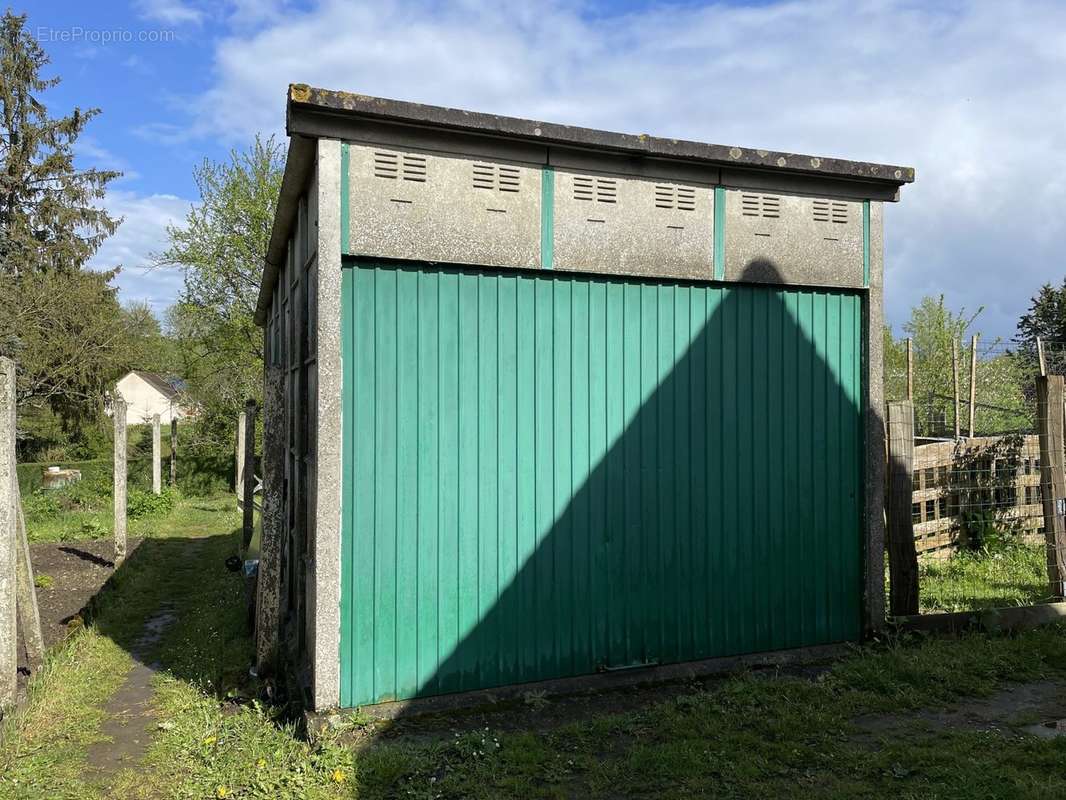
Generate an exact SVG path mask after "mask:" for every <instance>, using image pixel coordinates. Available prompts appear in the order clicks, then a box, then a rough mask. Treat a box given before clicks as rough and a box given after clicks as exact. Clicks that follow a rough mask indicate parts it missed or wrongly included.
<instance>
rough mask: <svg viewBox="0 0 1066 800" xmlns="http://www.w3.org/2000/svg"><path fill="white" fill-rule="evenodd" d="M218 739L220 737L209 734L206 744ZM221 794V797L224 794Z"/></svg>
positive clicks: (205, 740)
mask: <svg viewBox="0 0 1066 800" xmlns="http://www.w3.org/2000/svg"><path fill="white" fill-rule="evenodd" d="M217 741H218V737H217V736H208V737H207V738H206V739H204V744H214V743H215V742H217ZM219 796H220V797H221V796H223V795H219Z"/></svg>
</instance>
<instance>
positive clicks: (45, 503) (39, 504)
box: [22, 489, 62, 519]
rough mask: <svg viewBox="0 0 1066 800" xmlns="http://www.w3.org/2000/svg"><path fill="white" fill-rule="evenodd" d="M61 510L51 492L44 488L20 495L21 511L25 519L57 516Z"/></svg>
mask: <svg viewBox="0 0 1066 800" xmlns="http://www.w3.org/2000/svg"><path fill="white" fill-rule="evenodd" d="M61 511H62V508H60V505H59V503H58V502H57V501H56V498H55V496H54V495H53V493H52V492H46V491H45V490H44V489H38V490H37V491H35V492H32V493H31V494H28V495H23V497H22V512H23V513H24V514H25V515H26V518H27V519H52V518H53V517H58V516H59V514H60V512H61Z"/></svg>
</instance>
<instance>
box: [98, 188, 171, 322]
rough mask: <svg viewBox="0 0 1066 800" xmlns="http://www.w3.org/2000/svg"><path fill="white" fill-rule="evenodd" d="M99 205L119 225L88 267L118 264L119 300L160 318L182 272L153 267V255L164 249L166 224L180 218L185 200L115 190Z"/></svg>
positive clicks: (111, 266)
mask: <svg viewBox="0 0 1066 800" xmlns="http://www.w3.org/2000/svg"><path fill="white" fill-rule="evenodd" d="M104 206H105V207H106V208H107V210H108V211H109V212H110V213H111V214H112V215H113V216H116V217H123V222H122V224H121V225H120V226H119V228H118V231H116V233H115V235H114V236H112V237H110V238H109V239H107V240H106V241H105V242H104V244H103V245H102V246H101V247H100V249H99V250H98V251H97V253H96V255H95V256H94V257H93V259H92V261H91V262H90V263H89V265H88V266H89V268H90V269H96V270H109V269H114V268H115V267H118V266H121V267H122V271H121V273H119V276H118V278H117V280H116V283H117V284H118V286H119V289H120V297H121V299H122V302H123V303H130V302H134V301H139V302H146V303H148V304H149V305H150V306H151V307H152V310H153V311H154V312H155V314H156V316H160V315H161V314H162V312H163V311H164V310H165V309H166V308H167V306H169V305H171V304H172V303H173V302H174V301H176V300H177V298H178V294H179V293H180V291H181V288H182V274H181V272H180V271H179V270H177V269H175V268H163V267H161V268H153V267H152V263H153V261H154V259H153V254H155V253H159V252H161V251H162V250H163V249H164V248H165V247H166V244H167V235H166V228H167V225H172V224H177V223H180V222H181V221H182V220H184V219H185V215H186V213H187V212H188V210H189V206H190V201H188V200H183V199H181V198H180V197H175V196H174V195H168V194H153V195H139V194H137V193H135V192H130V191H120V190H114V191H110V192H108V193H107V197H106V198H105V200H104Z"/></svg>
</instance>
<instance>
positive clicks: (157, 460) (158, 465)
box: [152, 414, 163, 494]
mask: <svg viewBox="0 0 1066 800" xmlns="http://www.w3.org/2000/svg"><path fill="white" fill-rule="evenodd" d="M152 492H153V493H154V494H162V492H163V444H162V442H161V440H160V435H159V415H158V414H155V415H154V416H153V417H152Z"/></svg>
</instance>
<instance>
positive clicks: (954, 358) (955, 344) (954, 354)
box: [951, 339, 962, 439]
mask: <svg viewBox="0 0 1066 800" xmlns="http://www.w3.org/2000/svg"><path fill="white" fill-rule="evenodd" d="M951 377H952V382H953V384H954V387H955V389H954V394H953V395H952V396H953V397H954V399H955V438H956V439H958V438H959V436H960V435H961V433H962V430H961V428H960V427H959V341H958V339H952V340H951Z"/></svg>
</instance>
